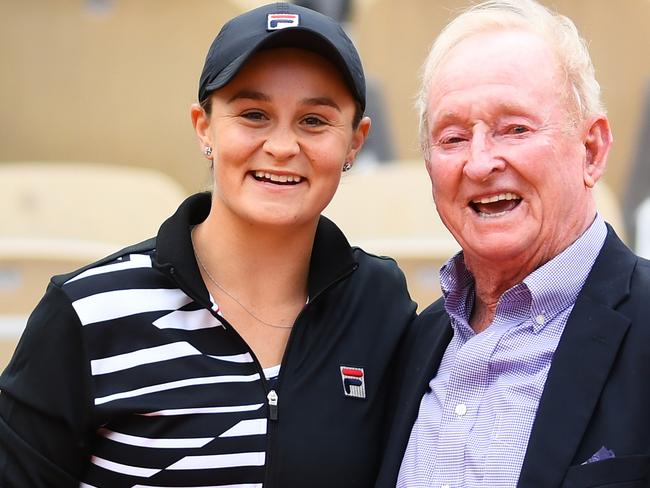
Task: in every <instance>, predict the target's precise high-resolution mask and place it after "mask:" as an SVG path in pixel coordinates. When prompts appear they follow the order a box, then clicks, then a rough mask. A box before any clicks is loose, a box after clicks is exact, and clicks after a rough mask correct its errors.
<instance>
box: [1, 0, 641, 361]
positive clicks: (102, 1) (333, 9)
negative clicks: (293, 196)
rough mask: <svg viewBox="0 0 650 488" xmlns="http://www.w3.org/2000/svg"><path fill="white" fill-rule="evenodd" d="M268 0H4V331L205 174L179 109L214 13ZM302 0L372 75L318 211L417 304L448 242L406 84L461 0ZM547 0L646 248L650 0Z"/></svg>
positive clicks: (615, 215) (424, 299) (203, 183)
mask: <svg viewBox="0 0 650 488" xmlns="http://www.w3.org/2000/svg"><path fill="white" fill-rule="evenodd" d="M262 3H266V2H263V1H262V2H260V1H256V0H183V1H179V0H175V1H172V0H47V1H45V0H22V1H20V2H17V1H14V0H0V66H1V68H0V69H2V76H0V204H1V205H2V207H1V209H2V212H0V213H1V214H2V215H1V216H0V316H2V317H4V319H3V321H0V339H1V338H2V337H6V338H8V339H7V340H8V341H9V342H11V341H13V340H15V337H16V335H17V334H18V333H19V331H20V330H21V329H22V326H23V324H24V320H25V317H26V315H27V314H28V313H29V310H31V308H33V306H34V305H35V304H36V301H37V300H38V297H40V295H41V294H42V293H43V291H44V288H45V286H46V283H47V280H48V277H49V275H51V274H54V273H59V272H62V271H64V270H70V269H74V268H76V267H78V266H80V265H81V264H83V263H85V262H88V261H90V260H93V259H95V258H98V257H101V256H103V255H105V254H107V253H108V252H111V251H113V250H117V249H119V248H120V247H121V246H123V245H126V244H129V243H131V242H134V241H137V240H141V239H144V238H146V237H149V236H152V235H154V234H155V232H156V230H157V227H158V225H159V224H160V222H161V221H162V220H163V219H164V218H165V216H167V215H169V214H170V213H171V212H173V210H174V209H175V207H176V205H177V203H178V202H179V201H180V200H181V199H182V198H183V197H184V196H185V195H188V194H190V193H193V192H196V191H199V190H202V189H205V188H207V187H208V184H209V169H208V165H207V162H206V160H205V159H204V158H203V157H202V155H201V153H200V150H199V147H198V144H197V142H196V140H195V136H194V133H193V130H192V127H191V123H190V118H189V107H190V104H192V103H193V102H195V99H196V91H197V85H198V77H199V74H200V72H201V68H202V65H203V60H204V57H205V54H206V53H207V49H208V47H209V45H210V43H211V42H212V40H213V38H214V36H215V35H216V33H217V32H218V30H219V28H220V27H221V25H222V24H223V23H224V22H225V21H226V20H228V19H229V18H231V17H233V16H235V15H237V14H239V13H241V12H243V11H244V10H247V9H250V8H253V7H256V6H258V5H261V4H262ZM297 3H302V4H303V5H305V6H308V7H312V8H315V9H317V10H321V11H323V12H324V13H327V14H329V15H331V16H333V17H337V18H338V19H339V20H340V21H342V22H343V23H344V25H345V28H346V30H347V31H348V34H349V35H350V36H351V37H352V39H353V40H354V41H355V43H356V45H357V47H358V49H359V51H360V54H361V57H362V60H363V62H364V66H365V69H366V74H367V78H368V85H369V101H368V112H369V114H370V115H371V117H372V118H373V133H372V135H371V138H370V139H369V141H368V144H367V148H366V150H365V151H364V153H363V154H362V156H361V158H360V161H359V163H358V164H357V165H356V166H355V168H354V169H353V171H352V172H350V173H349V174H348V175H346V177H345V178H344V181H343V184H342V186H341V189H340V190H339V193H338V194H337V196H336V198H335V201H334V202H333V203H332V205H331V206H330V207H329V208H328V209H327V211H326V213H327V214H328V215H330V216H332V217H333V218H334V219H335V220H336V221H337V222H338V223H339V224H340V225H341V227H343V229H344V230H345V231H346V232H347V234H348V236H349V238H350V240H351V241H352V242H353V243H354V244H361V245H363V246H364V247H366V248H368V249H369V250H371V251H373V252H376V253H380V254H389V255H393V256H395V257H396V258H397V259H398V261H399V262H400V264H401V265H402V267H403V268H404V270H405V271H406V273H407V277H408V280H409V287H410V289H411V293H412V295H413V296H414V298H415V299H416V301H418V303H419V304H420V305H421V306H424V305H426V304H428V303H429V302H431V301H433V300H434V299H435V298H436V297H437V296H438V295H439V289H438V284H437V269H438V267H439V266H440V263H441V262H442V261H443V260H444V259H446V258H448V257H449V256H450V255H451V254H453V253H454V252H455V251H456V249H457V246H456V244H455V242H454V241H453V240H452V239H451V237H450V236H449V235H448V233H447V232H446V230H445V229H444V228H443V227H442V225H441V224H440V222H439V221H438V219H437V217H436V214H435V210H434V208H433V204H432V200H431V196H430V191H429V183H428V181H427V176H426V173H425V171H424V168H423V164H422V160H421V157H420V154H419V150H418V145H417V120H416V115H415V112H414V110H413V108H412V106H413V98H414V94H415V92H416V89H417V85H418V73H419V67H420V64H421V62H422V61H423V59H424V57H425V55H426V53H427V51H428V48H429V46H430V44H431V42H432V40H433V39H434V37H435V36H436V34H437V33H438V32H439V30H440V29H441V27H442V26H443V25H444V24H445V23H446V22H447V21H448V20H449V19H450V18H451V17H452V16H453V15H454V13H455V12H457V11H458V9H460V8H461V7H463V6H465V5H466V4H467V2H466V1H461V0H435V1H434V0H400V2H399V3H398V2H396V1H394V0H350V1H340V0H325V1H319V0H312V1H300V2H297ZM542 3H544V4H545V5H548V6H550V7H552V8H554V9H556V10H558V11H559V12H561V13H563V14H565V15H568V16H569V17H571V18H572V19H573V20H574V22H575V23H576V24H577V26H578V28H579V29H580V31H581V33H582V35H583V36H584V37H585V38H586V39H587V40H588V42H589V46H590V51H591V54H592V58H593V61H594V64H595V66H596V73H597V78H598V80H599V81H600V83H601V86H602V90H603V96H604V100H605V104H606V106H607V107H608V110H609V116H610V122H611V125H612V129H613V132H614V139H615V144H614V148H613V150H612V152H611V155H610V159H609V169H608V171H607V174H606V176H605V179H604V182H603V183H601V184H600V185H599V186H598V195H597V196H598V200H599V206H600V209H601V212H602V213H603V214H604V215H605V217H606V218H607V220H609V221H610V222H611V223H612V224H613V225H614V227H615V228H616V230H617V231H618V232H619V234H620V235H622V236H623V237H624V239H625V240H626V241H627V243H628V244H629V245H630V246H631V247H635V248H636V249H637V251H638V252H640V253H642V254H646V255H650V231H649V229H650V200H646V199H647V198H648V197H650V61H648V58H647V53H648V50H649V48H650V29H649V28H648V25H650V0H625V1H621V2H613V1H611V0H554V1H543V2H542ZM643 222H646V224H645V225H643ZM0 356H1V352H0ZM0 359H1V358H0Z"/></svg>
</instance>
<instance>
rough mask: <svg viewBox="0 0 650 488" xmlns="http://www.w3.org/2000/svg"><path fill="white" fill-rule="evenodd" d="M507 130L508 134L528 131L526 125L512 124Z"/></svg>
mask: <svg viewBox="0 0 650 488" xmlns="http://www.w3.org/2000/svg"><path fill="white" fill-rule="evenodd" d="M508 132H509V133H510V134H515V135H517V134H525V133H526V132H528V127H526V126H523V125H513V126H512V127H510V128H509V130H508Z"/></svg>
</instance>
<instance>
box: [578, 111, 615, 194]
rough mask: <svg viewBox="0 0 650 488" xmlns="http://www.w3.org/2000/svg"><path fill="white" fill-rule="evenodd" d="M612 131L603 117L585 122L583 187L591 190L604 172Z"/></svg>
mask: <svg viewBox="0 0 650 488" xmlns="http://www.w3.org/2000/svg"><path fill="white" fill-rule="evenodd" d="M612 141H613V139H612V131H611V130H610V128H609V120H607V117H606V116H605V115H595V116H593V117H591V118H589V119H588V120H587V121H586V122H585V135H584V145H585V162H584V168H583V179H584V183H585V186H587V187H589V188H593V187H594V185H595V184H596V182H597V181H598V180H599V179H600V177H601V176H602V175H603V173H604V172H605V167H606V166H607V155H608V154H609V148H610V147H611V146H612Z"/></svg>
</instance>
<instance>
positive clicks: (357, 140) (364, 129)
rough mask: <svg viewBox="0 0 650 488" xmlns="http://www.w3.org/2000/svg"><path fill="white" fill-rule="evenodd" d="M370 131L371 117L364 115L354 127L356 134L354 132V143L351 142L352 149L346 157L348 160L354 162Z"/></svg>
mask: <svg viewBox="0 0 650 488" xmlns="http://www.w3.org/2000/svg"><path fill="white" fill-rule="evenodd" d="M369 131H370V117H363V118H362V119H361V121H360V122H359V125H358V126H357V128H356V129H354V134H352V144H350V150H349V151H348V154H347V156H346V158H345V160H346V161H348V162H350V163H351V162H352V161H354V158H355V157H356V156H357V154H358V153H359V151H360V150H361V148H362V147H363V143H364V142H365V141H366V138H367V137H368V132H369Z"/></svg>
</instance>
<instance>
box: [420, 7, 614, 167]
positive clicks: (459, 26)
mask: <svg viewBox="0 0 650 488" xmlns="http://www.w3.org/2000/svg"><path fill="white" fill-rule="evenodd" d="M510 29H521V30H525V31H528V32H532V33H535V34H538V35H540V36H542V37H543V38H544V39H546V40H547V41H548V42H549V45H550V46H551V48H552V49H554V51H555V52H556V55H557V57H558V60H559V64H560V67H561V69H563V70H564V72H565V75H566V79H567V82H568V83H569V86H570V87H571V88H572V92H573V99H574V102H575V105H576V111H577V115H578V118H582V119H584V118H586V117H588V116H590V115H593V114H604V113H605V107H604V105H603V103H602V101H601V97H600V85H599V84H598V82H597V81H596V77H595V73H594V66H593V64H592V62H591V57H590V56H589V51H588V49H587V45H586V43H585V41H584V39H582V37H580V34H579V33H578V29H577V28H576V26H575V24H574V23H573V22H572V21H571V20H570V19H569V18H568V17H565V16H564V15H560V14H557V13H555V12H552V11H550V10H549V9H547V8H546V7H544V6H542V5H540V4H539V3H537V2H536V1H535V0H489V1H486V2H483V3H480V4H477V5H474V6H471V7H469V8H468V9H467V10H465V11H464V12H463V13H461V14H460V15H459V16H457V17H456V18H455V19H454V20H452V21H451V22H450V23H449V24H447V26H446V27H445V28H444V29H443V30H442V32H441V33H440V35H439V36H438V37H437V38H436V40H435V42H434V43H433V45H432V47H431V50H430V51H429V54H428V56H427V58H426V60H425V62H424V64H423V66H422V71H421V73H422V80H421V85H420V91H419V93H418V96H417V99H416V109H417V111H418V115H419V117H420V145H421V147H422V150H423V152H424V154H425V157H426V159H428V157H429V128H428V123H427V115H428V114H427V105H428V99H429V92H430V90H431V84H432V82H433V79H434V77H435V75H436V73H437V72H438V70H439V69H440V66H441V64H442V63H443V62H444V60H445V58H446V56H447V54H449V52H450V51H451V50H452V49H453V48H454V47H455V46H456V45H457V44H459V43H460V42H461V41H463V40H464V39H467V38H468V37H471V36H473V35H475V34H479V33H484V32H490V31H499V30H510Z"/></svg>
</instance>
